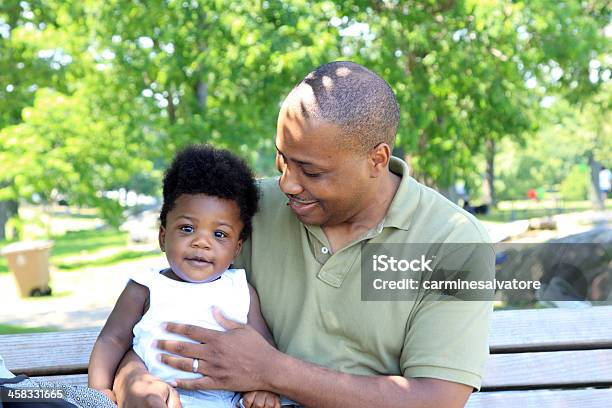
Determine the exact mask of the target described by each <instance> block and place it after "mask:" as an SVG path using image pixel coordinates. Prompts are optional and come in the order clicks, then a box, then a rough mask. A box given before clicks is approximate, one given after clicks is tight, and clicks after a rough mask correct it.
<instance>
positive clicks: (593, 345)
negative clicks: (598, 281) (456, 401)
mask: <svg viewBox="0 0 612 408" xmlns="http://www.w3.org/2000/svg"><path fill="white" fill-rule="evenodd" d="M489 345H490V348H491V352H492V353H506V352H516V351H546V350H550V351H552V350H580V349H597V348H612V306H594V307H591V308H588V309H533V310H502V311H496V312H495V313H493V321H492V325H491V334H490V336H489Z"/></svg>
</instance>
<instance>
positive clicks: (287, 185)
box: [278, 166, 304, 195]
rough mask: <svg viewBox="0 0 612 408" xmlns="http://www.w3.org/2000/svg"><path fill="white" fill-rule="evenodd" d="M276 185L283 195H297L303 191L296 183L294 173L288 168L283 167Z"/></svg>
mask: <svg viewBox="0 0 612 408" xmlns="http://www.w3.org/2000/svg"><path fill="white" fill-rule="evenodd" d="M278 185H279V187H280V189H281V191H282V192H283V193H285V194H292V195H299V194H301V193H302V191H304V188H303V187H302V185H301V184H300V183H299V182H298V181H297V179H296V177H295V174H294V172H293V171H291V170H290V169H289V166H284V167H283V169H282V173H281V176H280V179H279V180H278Z"/></svg>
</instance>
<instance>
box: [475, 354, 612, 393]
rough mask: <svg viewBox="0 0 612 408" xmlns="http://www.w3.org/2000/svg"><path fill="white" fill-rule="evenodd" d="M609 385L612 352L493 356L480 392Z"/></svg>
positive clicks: (611, 380) (611, 379)
mask: <svg viewBox="0 0 612 408" xmlns="http://www.w3.org/2000/svg"><path fill="white" fill-rule="evenodd" d="M596 384H601V385H612V350H580V351H555V352H542V353H517V354H493V355H491V356H490V358H489V360H488V361H487V367H486V370H485V376H484V378H483V381H482V387H483V389H500V388H512V387H514V388H518V387H521V388H545V387H547V388H555V387H559V386H576V385H585V386H586V385H596Z"/></svg>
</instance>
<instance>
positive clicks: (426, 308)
mask: <svg viewBox="0 0 612 408" xmlns="http://www.w3.org/2000/svg"><path fill="white" fill-rule="evenodd" d="M446 259H450V260H451V263H452V264H454V265H457V264H459V265H460V267H459V268H457V267H454V266H453V267H450V268H448V267H447V268H445V269H446V270H447V271H448V270H449V269H450V270H452V271H453V273H452V276H453V278H456V277H457V270H459V269H460V270H464V271H466V272H467V274H468V275H469V276H468V279H470V280H473V279H476V278H477V277H480V278H479V279H483V280H492V279H493V278H494V268H495V256H494V253H493V250H492V248H491V247H490V245H488V244H471V245H469V246H464V247H463V249H462V250H461V251H453V253H452V254H451V255H449V256H448V257H447V258H446ZM491 294H492V293H490V294H487V295H485V296H477V297H476V300H473V299H474V298H472V300H465V299H466V297H446V296H444V295H441V294H440V293H437V292H434V291H429V292H425V293H424V294H423V296H422V299H421V300H420V302H419V303H418V305H417V306H416V308H415V311H414V312H413V314H412V315H411V318H410V321H409V325H408V327H407V329H406V336H405V339H404V348H403V350H402V353H401V356H400V368H401V370H402V374H403V375H404V376H405V377H427V378H436V379H440V380H447V381H452V382H457V383H461V384H466V385H469V386H471V387H473V388H475V389H476V390H479V389H480V385H481V382H482V376H483V373H484V368H485V364H486V361H487V357H488V355H489V346H488V335H489V328H490V322H491V317H492V313H493V302H492V299H491V298H492V296H491ZM467 298H469V296H468V297H467Z"/></svg>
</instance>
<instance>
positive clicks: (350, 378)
mask: <svg viewBox="0 0 612 408" xmlns="http://www.w3.org/2000/svg"><path fill="white" fill-rule="evenodd" d="M215 314H216V318H217V320H218V321H219V323H220V324H221V325H222V326H223V327H225V328H226V329H228V331H227V332H216V331H214V330H209V329H204V328H201V327H197V326H192V325H183V324H173V323H169V324H168V325H167V329H168V330H169V331H171V332H174V333H178V334H182V335H184V336H187V337H190V338H192V339H194V340H196V341H199V342H202V343H204V344H194V343H184V342H179V341H170V340H164V341H160V342H159V347H160V348H162V349H164V350H166V351H169V352H171V353H173V354H178V355H183V356H186V357H188V358H182V357H175V356H171V355H168V354H163V355H162V362H164V363H166V364H168V365H170V366H173V367H176V368H178V369H181V370H184V371H190V370H191V366H192V361H193V358H198V359H199V360H200V370H199V371H200V372H201V373H202V374H204V377H203V378H200V379H195V380H194V379H192V380H182V379H177V380H176V385H177V386H178V387H181V388H186V389H194V390H196V389H198V390H199V389H232V390H236V391H249V390H256V389H260V390H268V391H271V392H275V393H278V394H281V395H286V396H287V397H289V398H291V399H293V400H295V401H297V402H299V403H300V404H302V405H305V406H312V407H317V408H319V407H323V408H325V407H327V408H335V407H342V408H344V407H347V406H351V407H368V408H369V407H373V406H376V407H381V408H385V407H402V408H403V407H407V406H408V407H415V408H418V407H423V408H426V407H441V406H443V407H450V408H455V407H457V408H459V407H463V406H464V405H465V402H466V401H467V399H468V397H469V395H470V393H471V392H472V387H469V386H467V385H463V384H458V383H454V382H450V381H443V380H437V379H425V378H423V379H416V378H404V377H400V376H360V375H352V374H344V373H340V372H338V371H334V370H330V369H327V368H324V367H321V366H318V365H315V364H311V363H307V362H304V361H300V360H298V359H296V358H294V357H291V356H288V355H286V354H283V353H281V352H280V351H278V350H276V349H274V348H273V347H272V346H270V345H269V344H268V343H267V342H266V341H265V339H263V337H262V336H261V335H259V334H258V333H257V332H256V331H255V330H254V329H253V328H252V327H250V326H246V325H241V324H239V323H236V322H233V321H230V320H227V319H226V318H225V317H223V316H222V315H221V314H220V312H218V311H215Z"/></svg>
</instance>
